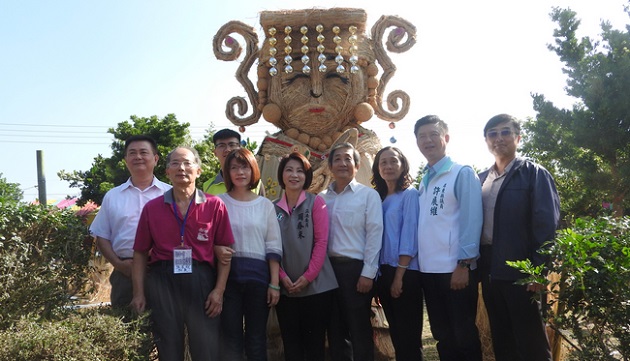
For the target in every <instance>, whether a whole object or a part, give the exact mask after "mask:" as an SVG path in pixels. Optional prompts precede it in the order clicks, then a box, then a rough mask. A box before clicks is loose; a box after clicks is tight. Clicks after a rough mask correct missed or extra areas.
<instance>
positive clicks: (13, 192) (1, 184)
mask: <svg viewBox="0 0 630 361" xmlns="http://www.w3.org/2000/svg"><path fill="white" fill-rule="evenodd" d="M23 194H24V192H22V190H21V189H20V184H19V183H9V182H7V180H6V178H4V177H3V176H2V173H0V203H17V202H19V201H21V200H22V195H23Z"/></svg>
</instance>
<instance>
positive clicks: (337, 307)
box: [328, 258, 374, 361]
mask: <svg viewBox="0 0 630 361" xmlns="http://www.w3.org/2000/svg"><path fill="white" fill-rule="evenodd" d="M330 261H331V263H332V266H333V270H334V272H335V276H336V277H337V283H338V284H339V288H338V289H337V290H336V291H335V301H334V302H333V310H332V317H331V321H330V324H329V326H328V346H329V350H330V358H331V360H332V361H348V360H354V361H374V332H373V331H372V321H371V320H370V318H371V315H372V297H373V296H374V289H372V290H371V291H370V292H368V293H359V292H357V282H358V281H359V277H360V276H361V270H362V269H363V261H362V260H354V259H353V260H351V259H345V258H344V259H341V260H340V259H336V258H331V260H330Z"/></svg>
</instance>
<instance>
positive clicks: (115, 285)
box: [109, 270, 133, 308]
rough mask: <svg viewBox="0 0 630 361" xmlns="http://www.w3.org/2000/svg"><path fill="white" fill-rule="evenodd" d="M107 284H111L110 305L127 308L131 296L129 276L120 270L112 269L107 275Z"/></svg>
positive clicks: (131, 286)
mask: <svg viewBox="0 0 630 361" xmlns="http://www.w3.org/2000/svg"><path fill="white" fill-rule="evenodd" d="M109 284H110V285H111V286H112V290H111V293H110V296H109V298H110V300H111V304H112V307H119V308H128V307H129V304H130V303H131V299H132V298H133V285H132V283H131V278H130V277H127V276H125V275H124V274H123V273H122V272H120V271H117V270H113V271H112V274H111V275H110V276H109Z"/></svg>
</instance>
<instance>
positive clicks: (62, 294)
mask: <svg viewBox="0 0 630 361" xmlns="http://www.w3.org/2000/svg"><path fill="white" fill-rule="evenodd" d="M91 254H92V237H91V236H90V235H89V232H88V229H87V226H86V225H85V224H84V223H83V219H82V218H80V217H77V216H76V215H75V214H74V212H73V211H71V210H60V209H57V208H54V207H51V208H48V207H42V206H39V205H28V204H23V203H22V204H6V203H0V262H1V264H2V272H1V273H0V329H3V328H6V327H8V326H10V325H11V324H13V322H15V321H17V320H19V319H21V318H22V317H24V316H29V315H36V316H38V317H41V318H42V319H45V318H50V317H53V316H55V314H56V313H60V312H61V311H63V310H64V309H65V308H64V306H66V305H68V304H70V302H71V299H70V295H75V294H76V293H77V292H78V291H79V290H83V289H84V287H85V285H86V282H87V281H88V279H89V277H88V276H87V275H88V274H89V271H90V266H89V259H90V256H91Z"/></svg>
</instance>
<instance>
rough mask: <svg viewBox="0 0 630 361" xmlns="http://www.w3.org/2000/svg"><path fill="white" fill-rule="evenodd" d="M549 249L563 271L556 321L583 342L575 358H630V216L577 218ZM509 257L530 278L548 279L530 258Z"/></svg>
mask: <svg viewBox="0 0 630 361" xmlns="http://www.w3.org/2000/svg"><path fill="white" fill-rule="evenodd" d="M543 252H545V253H548V254H549V255H550V256H551V258H552V259H553V260H554V261H553V262H552V264H551V269H550V271H551V272H555V273H557V274H559V275H560V277H559V278H558V280H557V281H553V282H551V284H550V286H551V287H550V289H552V290H553V291H552V293H553V295H552V296H553V297H552V300H553V301H552V302H554V303H557V310H556V311H555V313H553V314H550V315H549V317H550V322H551V323H552V324H553V325H555V327H556V328H559V329H561V330H566V331H568V332H569V333H570V337H571V338H572V339H573V340H575V341H576V342H577V345H575V350H574V351H573V352H572V353H571V354H570V355H569V357H570V359H573V360H589V361H590V360H619V359H623V360H628V359H630V217H624V218H609V217H601V218H596V219H577V220H576V221H575V225H574V226H573V228H570V229H565V230H563V231H561V232H560V235H559V236H558V237H557V238H556V240H555V242H553V243H552V244H550V246H549V248H548V249H546V250H545V251H543ZM509 263H511V265H512V266H513V267H516V268H519V269H520V270H521V271H522V272H524V273H527V274H529V275H530V277H529V278H528V279H526V280H524V282H530V281H541V279H542V280H545V278H544V276H543V272H545V271H543V270H542V269H541V268H534V267H531V263H529V262H527V261H519V262H509ZM541 277H542V278H541Z"/></svg>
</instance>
